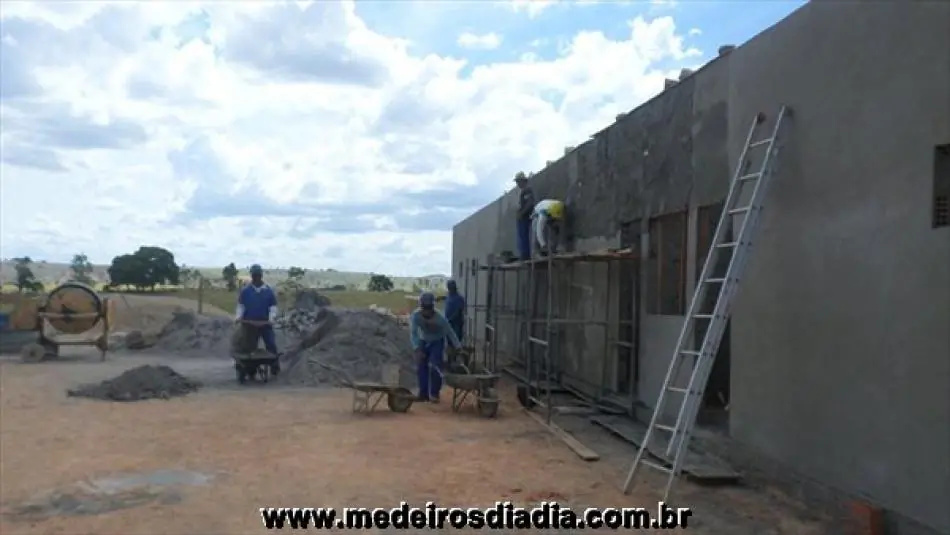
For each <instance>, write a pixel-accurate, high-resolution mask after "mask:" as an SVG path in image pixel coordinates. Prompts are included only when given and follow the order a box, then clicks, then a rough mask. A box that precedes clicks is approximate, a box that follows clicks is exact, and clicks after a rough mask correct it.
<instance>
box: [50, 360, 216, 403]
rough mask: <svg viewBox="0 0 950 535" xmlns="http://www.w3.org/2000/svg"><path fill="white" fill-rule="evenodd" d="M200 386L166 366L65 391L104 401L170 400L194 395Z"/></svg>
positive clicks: (141, 367) (146, 368) (129, 373)
mask: <svg viewBox="0 0 950 535" xmlns="http://www.w3.org/2000/svg"><path fill="white" fill-rule="evenodd" d="M200 386H201V383H198V382H197V381H192V380H191V379H188V378H187V377H184V376H182V375H179V374H178V373H177V372H176V371H175V370H173V369H171V368H169V367H168V366H139V367H138V368H132V369H131V370H128V371H126V372H124V373H122V374H121V375H119V376H118V377H115V378H113V379H108V380H105V381H102V382H101V383H97V384H90V385H83V386H80V387H79V388H77V389H75V390H67V391H66V395H68V396H76V397H86V398H93V399H101V400H106V401H140V400H143V399H169V398H173V397H177V396H184V395H186V394H190V393H191V392H195V391H196V390H198V388H199V387H200Z"/></svg>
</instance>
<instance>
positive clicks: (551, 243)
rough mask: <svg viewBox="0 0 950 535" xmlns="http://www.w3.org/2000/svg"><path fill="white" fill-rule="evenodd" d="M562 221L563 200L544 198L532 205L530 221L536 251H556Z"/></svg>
mask: <svg viewBox="0 0 950 535" xmlns="http://www.w3.org/2000/svg"><path fill="white" fill-rule="evenodd" d="M563 221H564V202H563V201H559V200H556V199H544V200H542V201H539V202H538V204H536V205H534V211H533V212H532V213H531V223H532V225H533V227H534V229H533V230H534V237H535V240H537V243H538V251H539V252H540V253H541V254H542V255H544V254H554V253H556V252H557V242H558V239H559V237H560V233H561V225H562V223H563Z"/></svg>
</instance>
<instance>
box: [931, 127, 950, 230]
mask: <svg viewBox="0 0 950 535" xmlns="http://www.w3.org/2000/svg"><path fill="white" fill-rule="evenodd" d="M947 226H950V144H946V145H937V146H936V147H935V148H934V191H933V228H941V227H947Z"/></svg>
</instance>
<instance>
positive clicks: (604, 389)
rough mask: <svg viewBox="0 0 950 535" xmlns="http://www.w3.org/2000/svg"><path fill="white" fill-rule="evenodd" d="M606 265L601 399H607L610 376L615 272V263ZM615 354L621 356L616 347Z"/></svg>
mask: <svg viewBox="0 0 950 535" xmlns="http://www.w3.org/2000/svg"><path fill="white" fill-rule="evenodd" d="M606 264H607V284H606V286H605V287H606V289H607V306H606V307H604V316H603V317H604V324H603V325H604V359H603V366H601V373H600V397H601V398H606V397H607V377H608V376H609V374H608V373H607V362H608V360H609V359H607V355H608V353H607V348H608V347H609V344H610V318H611V314H610V309H611V308H612V307H611V306H610V293H611V292H610V290H611V280H610V275H611V273H612V272H613V270H612V269H610V268H611V266H613V261H612V260H608V261H607V262H606ZM618 304H619V302H618ZM614 354H615V355H619V351H616V347H615V348H614ZM614 362H615V363H616V356H615V357H614Z"/></svg>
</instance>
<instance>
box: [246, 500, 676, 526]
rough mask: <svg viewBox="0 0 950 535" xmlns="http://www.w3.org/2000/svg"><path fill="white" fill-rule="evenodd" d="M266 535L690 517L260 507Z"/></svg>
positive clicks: (644, 512)
mask: <svg viewBox="0 0 950 535" xmlns="http://www.w3.org/2000/svg"><path fill="white" fill-rule="evenodd" d="M260 513H261V521H262V522H263V523H264V527H265V528H267V529H371V528H377V529H387V528H395V529H445V528H452V529H463V528H473V529H485V528H487V529H671V530H672V529H685V528H687V527H688V525H689V521H690V518H691V517H692V514H693V512H692V510H690V509H689V508H688V507H671V506H669V505H667V504H665V503H663V502H659V503H658V504H657V507H656V509H653V510H650V509H647V508H644V507H624V508H587V509H584V510H583V511H579V512H578V511H574V510H573V509H571V508H570V507H565V506H561V505H560V504H558V503H556V502H544V503H541V504H540V505H538V506H537V507H532V508H525V507H517V506H515V505H513V504H512V503H511V502H498V503H496V504H495V506H494V507H490V508H487V509H475V508H458V507H439V506H437V505H436V504H435V503H433V502H428V503H426V504H425V505H424V506H423V507H411V506H410V505H409V504H408V503H406V502H402V503H401V504H400V505H399V507H394V508H388V509H387V508H375V509H369V508H363V507H345V508H343V509H340V510H337V509H332V508H312V507H307V508H299V507H293V508H290V507H262V508H261V509H260Z"/></svg>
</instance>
